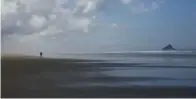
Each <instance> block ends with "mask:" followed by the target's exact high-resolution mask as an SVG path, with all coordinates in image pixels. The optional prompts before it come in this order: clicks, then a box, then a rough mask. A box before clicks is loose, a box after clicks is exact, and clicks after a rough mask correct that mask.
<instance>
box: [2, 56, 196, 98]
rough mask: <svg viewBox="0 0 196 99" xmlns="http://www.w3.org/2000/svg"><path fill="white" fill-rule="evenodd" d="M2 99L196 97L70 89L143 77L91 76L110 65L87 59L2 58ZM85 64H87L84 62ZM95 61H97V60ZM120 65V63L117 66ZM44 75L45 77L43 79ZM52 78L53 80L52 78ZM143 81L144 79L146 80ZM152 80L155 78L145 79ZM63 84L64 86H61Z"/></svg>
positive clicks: (175, 91) (185, 91) (174, 89)
mask: <svg viewBox="0 0 196 99" xmlns="http://www.w3.org/2000/svg"><path fill="white" fill-rule="evenodd" d="M1 62H2V65H1V75H2V77H1V78H2V79H1V81H2V85H1V86H2V97H3V98H15V97H17V98H21V97H23V98H24V97H26V98H65V97H75V98H80V97H83V98H85V97H92V98H94V97H97V98H98V97H99V98H107V97H110V98H115V97H141V98H143V97H176V98H177V97H196V88H195V87H183V86H181V87H179V86H170V87H161V86H160V87H147V86H146V87H144V86H130V87H129V86H126V87H122V86H121V87H112V86H90V87H85V86H72V87H69V85H70V84H73V83H76V82H77V83H79V85H80V82H81V83H82V82H85V81H91V82H97V81H102V82H104V81H105V82H109V81H110V82H113V81H119V80H121V81H122V80H123V81H126V80H129V81H130V80H143V79H144V78H133V77H132V78H122V77H120V78H115V77H104V76H103V77H94V78H93V77H91V78H88V77H87V76H91V74H89V75H88V72H97V73H99V72H100V71H103V70H105V69H102V68H101V67H108V66H113V65H115V64H112V63H111V64H110V63H105V64H104V63H102V64H99V63H97V64H96V63H88V62H94V61H90V60H78V59H52V58H39V57H18V56H17V57H2V59H1ZM86 62H87V63H86ZM96 62H99V61H98V60H97V61H96ZM118 65H119V64H118ZM46 74H47V76H46ZM51 78H52V79H51ZM145 79H146V78H145ZM147 79H154V78H147ZM63 85H64V86H63Z"/></svg>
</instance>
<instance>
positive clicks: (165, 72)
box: [56, 51, 196, 87]
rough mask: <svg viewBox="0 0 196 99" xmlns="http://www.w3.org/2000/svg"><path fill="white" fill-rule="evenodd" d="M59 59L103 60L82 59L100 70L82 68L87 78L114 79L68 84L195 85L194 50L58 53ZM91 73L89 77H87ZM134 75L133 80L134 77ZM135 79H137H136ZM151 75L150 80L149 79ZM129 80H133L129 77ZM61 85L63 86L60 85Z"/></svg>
mask: <svg viewBox="0 0 196 99" xmlns="http://www.w3.org/2000/svg"><path fill="white" fill-rule="evenodd" d="M56 56H57V57H62V58H78V59H90V60H105V61H103V62H100V61H99V62H96V61H95V62H85V63H86V64H91V65H97V64H98V65H97V66H99V67H100V68H99V70H98V71H99V72H94V71H91V70H90V71H85V73H86V75H85V76H87V77H89V79H90V78H93V77H94V78H95V79H96V77H97V76H100V75H101V76H103V77H106V78H107V77H112V78H115V77H116V78H123V77H126V78H130V81H128V80H125V81H124V80H120V79H116V80H113V81H112V82H111V81H110V82H107V81H104V80H98V81H97V82H92V81H89V82H88V81H86V82H81V83H80V82H77V83H76V84H74V83H72V84H70V85H69V86H76V85H77V86H132V85H140V86H194V87H196V53H195V52H193V51H135V52H129V53H104V54H103V53H102V54H98V53H97V54H58V55H56ZM90 76H91V77H90ZM133 78H134V79H133ZM135 78H138V79H140V80H139V81H138V79H135ZM152 78H153V79H152ZM131 79H132V80H131ZM62 86H63V85H62Z"/></svg>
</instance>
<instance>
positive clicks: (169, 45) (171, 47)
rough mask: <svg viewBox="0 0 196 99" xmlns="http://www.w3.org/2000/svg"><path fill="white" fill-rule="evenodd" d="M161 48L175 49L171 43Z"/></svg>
mask: <svg viewBox="0 0 196 99" xmlns="http://www.w3.org/2000/svg"><path fill="white" fill-rule="evenodd" d="M162 50H175V48H174V47H173V46H172V45H171V44H168V45H167V46H165V47H164V48H162Z"/></svg>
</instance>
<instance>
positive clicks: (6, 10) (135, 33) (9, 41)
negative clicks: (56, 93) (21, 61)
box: [1, 0, 196, 53]
mask: <svg viewBox="0 0 196 99" xmlns="http://www.w3.org/2000/svg"><path fill="white" fill-rule="evenodd" d="M195 26H196V0H3V1H2V9H1V35H2V38H1V39H2V41H1V42H2V52H3V53H27V52H32V53H37V52H40V51H43V52H48V53H57V52H58V53H73V52H123V51H132V50H160V49H161V48H163V47H164V46H165V45H167V44H172V45H173V46H174V47H175V48H176V49H196V28H195Z"/></svg>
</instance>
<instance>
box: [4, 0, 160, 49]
mask: <svg viewBox="0 0 196 99" xmlns="http://www.w3.org/2000/svg"><path fill="white" fill-rule="evenodd" d="M143 1H145V0H142V1H141V2H139V3H137V0H121V3H123V4H126V6H130V8H131V9H132V10H131V11H133V12H134V13H142V12H147V11H149V10H151V9H153V10H154V9H157V8H158V7H159V3H157V2H155V1H153V2H150V4H151V7H150V8H146V4H145V3H142V2H143ZM107 3H108V1H107V2H106V0H4V3H3V5H2V20H1V22H2V24H1V27H2V37H3V38H4V43H6V42H8V40H11V39H13V40H19V41H22V42H27V41H29V42H31V43H34V45H36V43H39V42H46V43H47V42H48V40H50V39H54V38H56V39H55V40H59V39H58V37H60V38H61V37H62V38H63V39H65V37H68V36H70V35H75V34H77V33H78V34H82V33H84V34H85V33H87V32H88V33H93V32H92V31H98V30H101V31H104V30H107V29H105V28H107V27H104V26H107V24H105V23H104V22H103V21H101V20H99V12H102V11H103V10H104V9H103V8H104V6H107ZM97 24H99V25H97ZM111 24H112V23H109V24H108V28H109V27H111ZM100 25H102V27H103V28H100ZM112 27H117V24H112ZM8 38H9V39H8ZM45 40H46V41H45ZM10 42H11V41H9V44H10ZM13 42H15V41H13ZM13 44H16V43H13ZM10 46H11V45H10ZM25 46H26V44H25ZM9 48H10V47H9Z"/></svg>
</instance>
